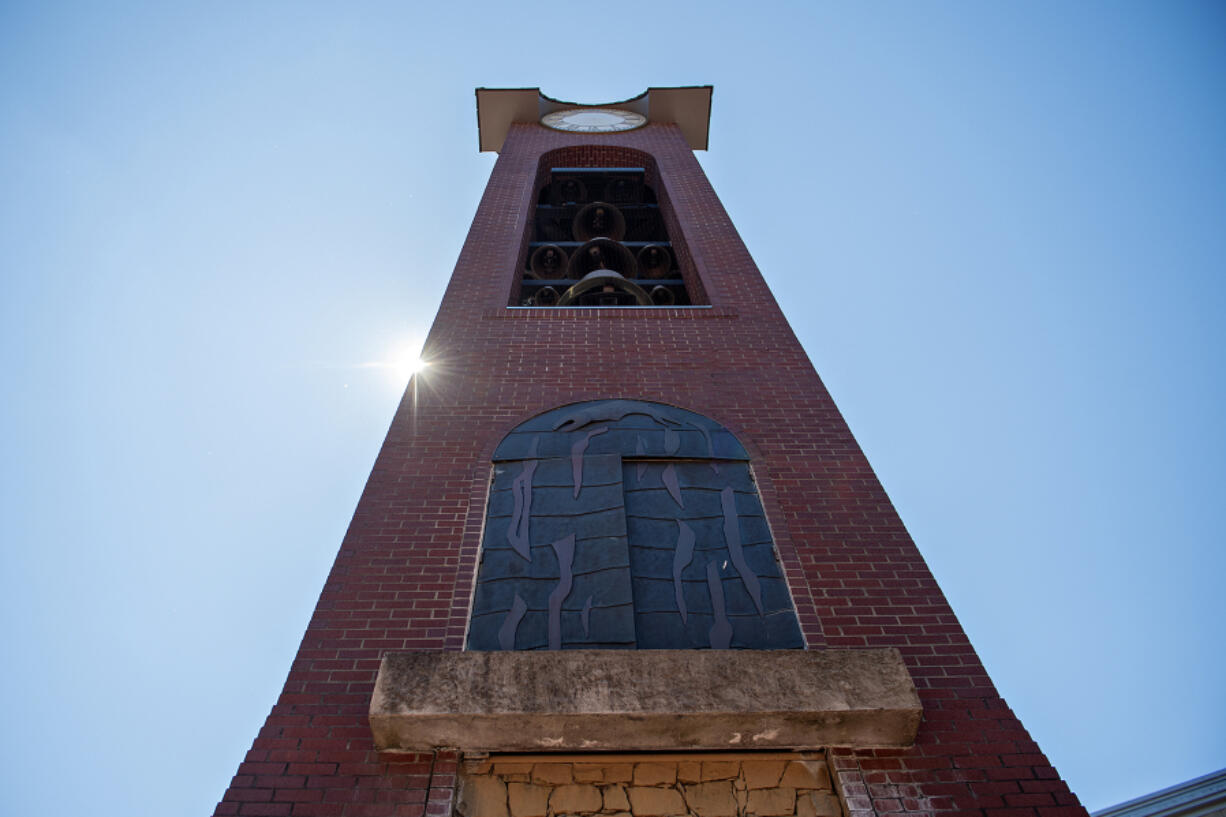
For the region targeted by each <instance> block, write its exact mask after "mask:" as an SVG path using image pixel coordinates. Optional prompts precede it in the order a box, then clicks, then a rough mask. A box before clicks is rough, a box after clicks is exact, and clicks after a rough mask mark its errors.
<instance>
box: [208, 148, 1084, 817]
mask: <svg viewBox="0 0 1226 817" xmlns="http://www.w3.org/2000/svg"><path fill="white" fill-rule="evenodd" d="M620 148H629V149H633V150H636V151H643V152H646V153H648V154H650V156H651V157H653V158H654V163H653V164H650V165H649V166H650V167H651V168H652V170H651V172H652V180H651V181H652V184H653V186H654V187H655V189H656V191H657V194H658V195H659V196H660V200H661V204H662V207H663V208H664V210H665V214H666V218H667V219H668V226H669V231H670V234H671V235H672V236H673V238H674V241H678V242H679V241H682V240H683V241H684V242H685V247H686V255H687V261H686V263H687V264H688V265H689V267H690V274H691V275H693V276H696V280H695V281H692V282H691V286H698V287H700V289H698V290H697V291H699V292H702V293H704V297H705V299H706V300H707V301H708V302H709V304H710V306H709V307H706V308H689V309H682V308H661V309H650V310H648V309H639V310H617V309H613V310H555V309H507V308H506V304H507V303H508V298H509V294H510V293H511V292H512V289H513V287H514V285H515V278H516V275H517V272H518V270H519V267H520V264H521V263H522V257H521V253H522V252H523V249H524V236H525V235H526V226H527V219H528V218H529V216H530V215H531V213H532V207H533V202H534V200H535V193H536V191H537V189H539V188H538V185H539V183H540V181H541V178H540V177H541V168H542V167H544V166H546V165H549V164H554V163H557V164H567V165H572V166H573V165H600V164H624V163H626V162H625V159H626V158H627V157H638V156H640V155H639V154H631V153H627V152H626V151H623V150H620ZM563 149H564V150H563ZM559 150H561V152H559V153H555V154H553V155H552V156H550V157H549V158H548V161H547V162H545V163H542V157H543V156H544V154H545V153H546V152H548V151H559ZM619 156H620V157H621V158H619ZM563 159H564V161H562V160H563ZM633 164H635V165H636V166H640V165H642V164H643V162H642V160H641V157H640V158H638V159H636V160H635V161H633ZM828 274H831V275H835V274H838V271H837V270H831V271H829V272H828ZM784 294H785V295H786V293H784ZM425 354H426V356H427V357H428V358H429V359H430V360H431V361H432V363H433V365H432V366H431V368H430V369H429V370H427V372H426V373H425V374H424V375H420V376H418V377H417V379H416V382H415V383H414V384H413V385H412V386H411V387H410V390H409V392H408V393H406V396H405V399H404V400H403V401H402V403H401V405H400V407H399V409H398V411H397V414H396V416H395V419H394V421H393V423H392V426H391V429H390V430H389V432H388V436H387V440H386V442H385V443H384V446H383V449H382V451H381V452H380V454H379V457H378V459H377V461H376V463H375V467H374V470H373V472H372V474H371V477H370V481H369V482H368V484H367V487H366V490H365V492H364V493H363V495H362V497H361V499H360V501H359V503H358V507H357V510H356V512H355V514H354V518H353V521H352V523H351V525H350V527H349V530H348V533H347V534H346V536H345V539H344V541H343V543H342V545H341V549H340V552H339V554H338V555H337V559H336V563H335V565H334V566H333V569H332V572H331V574H330V575H329V577H328V581H327V583H326V585H325V586H324V589H323V592H322V594H321V596H320V600H319V605H318V607H317V608H316V610H315V613H314V615H313V616H312V618H311V621H310V623H309V625H308V627H307V631H306V634H305V636H304V638H303V641H302V645H301V647H300V649H299V652H298V655H297V657H296V658H295V660H294V662H293V665H292V666H291V668H290V672H289V676H288V679H287V681H286V684H285V689H284V691H283V693H282V695H281V696H280V698H279V699H278V701H277V703H276V705H275V706H274V707H273V710H272V713H271V714H270V715H269V717H268V720H267V722H266V723H265V725H264V727H263V729H261V730H260V733H259V735H258V736H257V737H256V739H255V741H254V743H253V745H252V748H251V751H250V752H249V753H248V755H247V758H246V760H245V761H244V762H243V763H242V765H241V766H240V767H239V769H238V774H237V775H236V776H235V778H234V780H233V782H232V784H231V786H230V788H229V789H228V790H227V791H226V793H225V796H224V798H223V800H222V802H221V803H220V804H219V805H218V807H217V810H216V812H215V813H216V814H218V815H345V816H346V817H355V816H357V815H423V814H428V815H435V816H436V817H441V816H442V815H446V814H450V813H451V809H452V799H453V790H454V784H455V775H456V765H457V761H458V758H457V757H456V756H455V755H454V753H448V752H440V753H437V755H414V756H397V755H380V754H379V753H377V752H375V751H374V750H373V749H372V743H371V736H370V731H369V727H368V726H367V723H366V710H367V706H368V703H369V696H370V691H371V687H372V685H373V681H374V677H375V674H376V672H377V670H378V667H379V660H380V657H381V656H382V655H383V654H384V653H385V652H389V651H397V650H430V649H439V650H459V649H461V648H462V645H463V643H464V632H465V623H466V620H467V616H468V606H469V601H470V597H471V593H472V587H473V581H474V574H475V570H476V563H477V555H478V549H479V546H480V532H481V527H482V518H483V512H484V503H485V495H486V487H487V485H488V480H489V475H490V465H489V459H490V455H491V453H492V452H493V449H494V447H495V445H496V444H497V443H498V441H499V440H500V439H501V438H502V436H503V435H504V434H505V433H506V432H507V431H509V430H510V429H511V428H512V427H514V426H515V425H517V424H518V423H520V422H522V421H523V420H525V419H527V418H528V417H530V416H532V415H535V414H538V413H540V412H543V411H546V410H548V409H551V408H554V407H556V406H559V405H562V404H566V403H570V402H574V401H579V400H591V399H600V398H616V397H628V398H637V399H644V400H654V401H659V402H663V403H669V404H673V405H677V406H680V407H682V408H686V409H689V410H692V411H695V412H698V413H700V414H703V415H706V416H708V417H710V418H712V419H714V420H716V421H718V422H720V423H722V424H724V425H725V426H726V427H728V428H729V429H730V430H731V431H733V432H734V433H735V434H736V435H737V436H738V437H739V438H740V440H741V442H742V443H743V444H744V445H745V447H746V449H747V450H748V451H749V452H750V454H751V455H752V457H753V466H754V470H755V475H756V476H757V478H758V481H759V487H760V490H761V494H762V499H763V504H764V506H765V509H766V513H767V516H768V518H769V520H770V522H771V525H772V529H773V532H774V535H775V542H776V545H777V547H778V549H779V553H780V558H781V561H782V563H783V567H784V570H785V573H786V576H787V578H788V582H789V584H790V586H791V589H792V593H793V596H794V598H795V601H796V606H797V614H798V616H799V619H800V623H801V627H802V629H803V631H804V634H805V638H806V640H807V642H808V645H809V647H810V648H822V647H831V648H855V647H868V646H871V647H887V646H888V647H897V648H898V649H899V650H901V652H902V654H903V656H904V658H905V659H906V661H907V664H908V666H909V668H910V671H911V673H912V675H913V677H914V680H915V683H916V686H917V687H918V690H919V694H920V697H921V699H922V701H923V704H924V710H925V716H924V723H923V725H922V727H921V730H920V734H919V738H918V740H917V743H916V745H915V746H914V747H912V748H909V749H905V750H888V751H887V750H866V751H852V750H836V751H834V752H833V753H832V755H831V757H830V763H831V769H832V771H833V772H834V775H835V777H836V782H837V784H838V786H839V789H840V791H841V793H842V794H843V796H844V798H845V801H846V804H847V806H848V809H849V812H850V814H851V815H852V816H853V817H867V815H869V814H877V815H892V814H918V813H943V814H966V815H971V814H974V815H988V816H989V817H1014V816H1016V817H1024V816H1025V815H1035V816H1036V817H1066V815H1067V816H1068V817H1072V815H1084V814H1085V811H1084V809H1082V808H1081V807H1080V806H1079V805H1078V802H1077V799H1076V798H1075V797H1074V796H1073V795H1071V794H1070V793H1069V790H1068V787H1067V786H1066V785H1065V784H1064V782H1063V781H1061V780H1060V779H1059V776H1058V774H1057V773H1056V771H1055V770H1054V769H1053V768H1052V767H1051V766H1050V765H1049V763H1048V762H1047V759H1046V758H1045V757H1044V755H1043V754H1042V752H1041V751H1040V750H1039V748H1038V746H1037V745H1036V744H1035V743H1034V741H1032V740H1031V739H1030V737H1029V735H1028V734H1027V732H1026V730H1025V729H1024V728H1023V727H1022V725H1021V724H1020V723H1019V722H1018V720H1017V718H1016V717H1015V716H1014V715H1013V713H1012V712H1011V711H1010V710H1009V709H1008V707H1007V706H1006V705H1005V703H1004V702H1003V701H1002V700H1001V699H1000V697H999V696H998V694H997V693H996V690H995V688H994V687H993V685H992V683H991V681H990V680H989V678H988V677H987V674H986V673H985V672H984V669H983V667H982V665H981V664H980V662H979V659H978V657H977V656H976V655H975V652H974V649H973V648H972V647H971V645H970V643H969V642H968V641H967V638H966V635H965V634H964V633H963V631H962V628H961V626H960V625H959V624H958V621H957V619H956V618H955V616H954V614H953V612H952V611H951V610H950V608H949V606H948V604H947V603H946V601H945V598H944V596H943V595H942V594H941V591H940V589H939V588H938V587H937V585H936V582H935V581H934V580H933V578H932V575H931V574H930V573H929V571H928V568H927V566H926V565H925V564H924V561H923V559H922V558H921V556H920V554H919V552H918V551H917V550H916V548H915V546H914V544H913V543H912V542H911V539H910V537H909V536H908V534H907V532H906V530H905V528H904V527H903V525H902V522H901V521H900V520H899V518H898V516H897V514H896V513H895V511H894V508H893V506H892V505H891V504H890V501H889V499H888V498H887V496H886V494H885V492H884V491H883V490H882V487H881V485H880V484H879V483H878V481H877V479H876V477H875V475H874V474H873V472H872V470H871V469H870V467H869V465H868V462H867V461H866V460H865V458H864V455H863V454H862V453H861V451H860V449H859V447H858V446H857V445H856V442H855V439H854V438H853V437H852V435H851V432H850V431H849V430H848V428H847V426H846V424H845V423H844V422H843V419H842V417H841V416H840V415H839V412H838V410H837V409H836V408H835V406H834V404H833V402H832V401H831V399H830V396H829V395H828V394H827V392H826V390H825V388H824V387H823V385H822V382H821V380H820V379H819V378H818V376H817V374H816V372H815V371H814V370H813V367H812V365H811V364H810V363H809V361H808V359H807V357H806V356H805V354H804V352H803V350H802V349H801V348H800V345H799V344H798V343H797V341H796V338H795V336H794V335H793V333H792V331H791V329H790V327H789V326H788V325H787V322H786V320H785V319H784V317H783V314H782V313H781V312H780V310H779V307H778V305H777V303H776V302H775V300H774V298H773V297H772V295H771V293H770V291H769V290H768V289H767V287H766V284H765V283H764V281H763V280H762V277H761V275H760V274H759V272H758V270H757V268H756V267H755V266H754V263H753V261H752V260H751V259H750V256H749V253H748V252H747V250H746V248H745V246H744V245H743V243H742V242H741V240H740V238H739V236H738V235H737V233H736V231H735V229H734V228H733V226H732V224H731V222H730V221H729V219H728V216H727V214H726V213H725V211H724V209H723V207H722V205H721V204H720V203H719V200H718V198H717V197H716V195H715V193H714V192H713V190H712V189H711V187H710V185H709V183H708V182H707V180H706V177H705V176H704V174H703V173H702V171H701V168H700V167H699V165H698V162H697V160H696V159H695V158H694V155H693V153H692V152H691V151H690V150H689V149H688V148H687V147H686V145H685V142H684V140H683V139H682V137H681V135H680V132H679V130H678V129H677V128H676V127H674V126H668V125H650V126H647V127H645V128H641V129H639V130H636V131H632V132H629V133H625V134H618V135H610V136H593V135H578V134H564V133H559V132H554V131H549V130H546V129H544V128H542V127H540V126H537V125H515V126H512V128H511V132H510V134H509V135H508V138H507V141H506V144H505V146H504V149H503V152H502V153H501V155H500V156H499V158H498V162H497V164H496V165H495V168H494V171H493V174H492V177H491V179H490V182H489V186H488V187H487V189H486V191H485V194H484V196H483V198H482V200H481V204H480V206H479V208H478V210H477V214H476V217H475V218H474V220H473V224H472V228H471V231H470V233H469V238H468V240H467V242H466V243H465V245H464V247H463V249H462V250H461V253H460V258H459V260H458V262H457V264H456V269H455V273H454V275H453V276H452V279H451V282H450V284H449V285H448V287H447V291H446V294H445V296H444V299H443V302H442V305H441V307H440V309H439V312H438V316H437V318H436V320H435V324H434V327H433V329H432V330H431V332H430V335H429V338H428V340H427V343H426V352H425Z"/></svg>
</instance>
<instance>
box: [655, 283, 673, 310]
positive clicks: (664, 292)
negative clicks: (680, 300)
mask: <svg viewBox="0 0 1226 817" xmlns="http://www.w3.org/2000/svg"><path fill="white" fill-rule="evenodd" d="M651 302H652V303H653V304H655V305H656V306H672V305H673V304H675V303H677V296H676V295H674V294H673V291H672V290H671V289H669V288H668V287H662V286H659V285H656V286H654V287H652V288H651Z"/></svg>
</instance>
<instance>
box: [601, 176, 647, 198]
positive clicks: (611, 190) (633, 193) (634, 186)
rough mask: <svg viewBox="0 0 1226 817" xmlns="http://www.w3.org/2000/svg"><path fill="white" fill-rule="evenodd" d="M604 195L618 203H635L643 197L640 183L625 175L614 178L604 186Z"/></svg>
mask: <svg viewBox="0 0 1226 817" xmlns="http://www.w3.org/2000/svg"><path fill="white" fill-rule="evenodd" d="M604 197H605V198H606V199H608V200H609V201H615V202H617V203H618V204H634V203H636V202H638V201H639V199H640V198H641V195H640V192H639V183H638V181H636V180H635V179H628V178H626V177H624V176H619V177H615V178H612V179H610V180H609V182H608V184H606V185H605V186H604Z"/></svg>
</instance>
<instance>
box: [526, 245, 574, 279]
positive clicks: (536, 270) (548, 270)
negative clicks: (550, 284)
mask: <svg viewBox="0 0 1226 817" xmlns="http://www.w3.org/2000/svg"><path fill="white" fill-rule="evenodd" d="M566 260H567V259H566V250H564V249H562V248H561V247H559V246H556V245H554V244H546V245H545V246H543V247H537V248H536V249H535V250H533V251H532V259H531V260H530V261H529V262H528V268H529V271H528V277H530V278H544V279H545V280H552V279H556V278H565V277H566Z"/></svg>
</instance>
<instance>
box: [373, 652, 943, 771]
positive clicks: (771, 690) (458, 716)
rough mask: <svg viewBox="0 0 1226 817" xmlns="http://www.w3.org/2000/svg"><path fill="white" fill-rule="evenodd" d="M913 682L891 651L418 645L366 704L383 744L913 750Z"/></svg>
mask: <svg viewBox="0 0 1226 817" xmlns="http://www.w3.org/2000/svg"><path fill="white" fill-rule="evenodd" d="M920 713H921V708H920V702H919V696H918V695H917V694H916V692H915V685H914V683H913V682H912V680H911V676H910V674H909V673H908V672H907V669H906V667H905V666H904V665H903V662H902V657H901V656H900V655H899V653H898V651H897V650H894V649H865V650H817V651H802V650H770V651H760V650H693V651H691V650H561V651H557V652H408V653H390V654H388V655H385V656H384V657H383V663H382V665H381V666H380V667H379V676H378V678H377V679H376V681H375V690H374V694H373V695H372V697H371V702H370V726H371V731H372V732H373V733H374V739H375V745H376V746H377V747H378V748H379V749H381V750H385V751H406V752H407V751H414V752H416V751H428V750H431V749H436V748H443V747H446V748H453V749H460V750H463V751H470V752H508V751H510V752H531V751H535V752H540V751H550V752H564V751H571V752H573V751H584V752H594V751H601V752H604V751H651V750H671V751H685V750H687V749H693V750H716V749H722V750H730V751H735V750H746V749H779V748H787V749H816V748H820V747H824V746H909V745H911V744H912V743H913V742H914V741H915V734H916V732H917V731H918V729H919V723H920Z"/></svg>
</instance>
